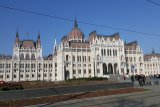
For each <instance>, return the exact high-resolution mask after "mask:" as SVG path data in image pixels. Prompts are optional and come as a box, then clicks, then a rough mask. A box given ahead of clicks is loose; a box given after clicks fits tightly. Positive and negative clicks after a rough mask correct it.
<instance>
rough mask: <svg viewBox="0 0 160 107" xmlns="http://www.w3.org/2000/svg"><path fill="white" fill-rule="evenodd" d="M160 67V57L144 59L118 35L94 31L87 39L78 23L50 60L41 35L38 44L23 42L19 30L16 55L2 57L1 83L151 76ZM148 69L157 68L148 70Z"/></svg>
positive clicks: (0, 57) (0, 68) (139, 49)
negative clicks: (116, 76)
mask: <svg viewBox="0 0 160 107" xmlns="http://www.w3.org/2000/svg"><path fill="white" fill-rule="evenodd" d="M153 64H154V65H153ZM156 64H157V67H156V68H155V66H156ZM159 64H160V62H159V55H157V54H153V53H152V55H145V56H144V57H143V52H142V49H141V48H140V46H139V45H138V43H137V41H134V42H130V43H124V41H123V40H122V39H121V37H120V35H119V33H115V34H112V35H101V34H98V33H97V32H96V31H93V32H91V33H90V34H89V36H88V38H87V39H85V35H84V33H83V32H82V31H81V30H80V29H79V27H78V24H77V20H75V22H74V26H73V28H72V30H71V31H70V32H69V33H68V34H67V35H66V36H63V37H62V39H61V41H60V43H59V44H57V42H56V39H55V44H54V49H53V54H52V55H49V56H47V57H43V55H42V43H41V38H40V33H38V36H37V40H36V41H34V40H20V36H19V33H18V30H17V33H16V38H15V43H14V45H13V55H12V56H7V55H0V80H3V81H15V82H18V81H63V80H66V79H72V78H86V77H107V78H109V77H111V75H132V74H134V75H135V74H146V75H148V74H155V73H159V70H160V68H159V66H160V65H159ZM148 65H149V66H151V65H152V67H154V68H150V69H149V68H148V67H149V66H148ZM153 69H154V70H153ZM154 72H155V73H154Z"/></svg>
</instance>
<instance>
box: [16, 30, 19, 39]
mask: <svg viewBox="0 0 160 107" xmlns="http://www.w3.org/2000/svg"><path fill="white" fill-rule="evenodd" d="M16 37H19V33H18V28H17V33H16Z"/></svg>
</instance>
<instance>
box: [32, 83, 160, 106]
mask: <svg viewBox="0 0 160 107" xmlns="http://www.w3.org/2000/svg"><path fill="white" fill-rule="evenodd" d="M146 89H152V90H149V91H146V92H139V93H130V94H121V95H112V96H102V97H93V98H85V99H77V100H70V101H64V102H57V103H54V104H53V103H51V104H42V105H36V106H31V107H160V100H159V99H160V86H152V87H146Z"/></svg>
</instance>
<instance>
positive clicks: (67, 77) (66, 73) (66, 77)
mask: <svg viewBox="0 0 160 107" xmlns="http://www.w3.org/2000/svg"><path fill="white" fill-rule="evenodd" d="M68 79H69V71H68V70H66V71H65V80H68Z"/></svg>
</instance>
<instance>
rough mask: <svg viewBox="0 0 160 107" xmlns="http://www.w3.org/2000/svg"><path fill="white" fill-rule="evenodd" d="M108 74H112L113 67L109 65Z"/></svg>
mask: <svg viewBox="0 0 160 107" xmlns="http://www.w3.org/2000/svg"><path fill="white" fill-rule="evenodd" d="M108 74H113V67H112V64H111V63H109V64H108Z"/></svg>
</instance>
